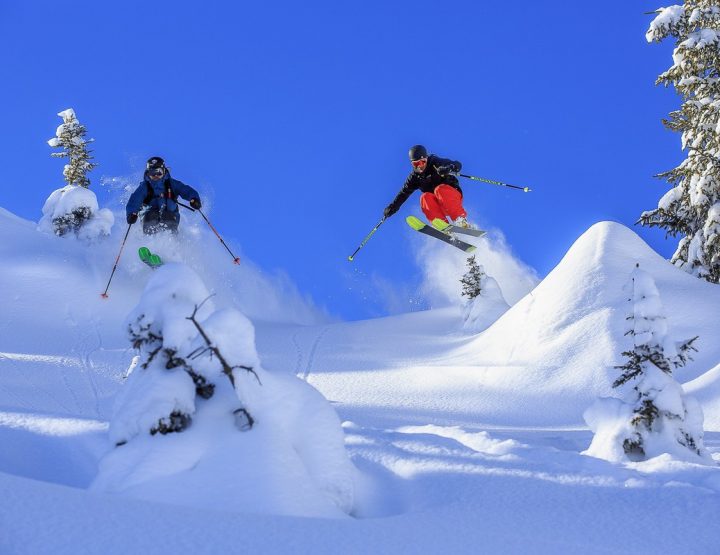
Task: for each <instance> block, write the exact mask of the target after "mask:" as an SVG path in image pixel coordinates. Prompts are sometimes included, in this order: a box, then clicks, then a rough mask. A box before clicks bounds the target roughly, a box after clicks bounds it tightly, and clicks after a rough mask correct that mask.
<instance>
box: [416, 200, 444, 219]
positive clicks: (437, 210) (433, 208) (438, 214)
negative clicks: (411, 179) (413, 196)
mask: <svg viewBox="0 0 720 555" xmlns="http://www.w3.org/2000/svg"><path fill="white" fill-rule="evenodd" d="M420 208H422V211H423V213H424V214H425V217H426V218H427V219H428V221H429V222H432V221H433V220H434V219H435V218H439V219H441V220H445V221H447V219H446V218H447V214H446V213H445V211H444V210H443V209H442V206H440V203H439V202H438V199H437V197H436V196H435V195H433V194H432V193H423V194H422V195H421V196H420Z"/></svg>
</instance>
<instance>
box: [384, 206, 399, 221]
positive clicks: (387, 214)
mask: <svg viewBox="0 0 720 555" xmlns="http://www.w3.org/2000/svg"><path fill="white" fill-rule="evenodd" d="M395 212H397V208H395V207H394V206H393V205H392V204H391V205H389V206H388V207H387V208H385V211H384V212H383V216H385V218H389V217H390V216H392V215H393V214H394V213H395Z"/></svg>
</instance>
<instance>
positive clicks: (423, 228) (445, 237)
mask: <svg viewBox="0 0 720 555" xmlns="http://www.w3.org/2000/svg"><path fill="white" fill-rule="evenodd" d="M405 221H406V222H407V223H408V225H409V226H410V227H411V228H413V229H414V230H415V231H419V232H420V233H424V234H425V235H429V236H430V237H435V238H436V239H440V240H441V241H443V242H445V243H447V244H448V245H452V246H453V247H456V248H458V249H460V250H461V251H465V252H473V251H474V250H475V248H476V247H475V245H471V244H470V243H466V242H465V241H461V240H460V239H457V238H456V237H453V236H452V235H450V234H449V233H445V232H443V231H440V230H439V229H435V228H434V227H433V226H431V225H427V224H426V223H424V222H422V221H420V220H419V219H418V218H416V217H415V216H408V217H407V218H405Z"/></svg>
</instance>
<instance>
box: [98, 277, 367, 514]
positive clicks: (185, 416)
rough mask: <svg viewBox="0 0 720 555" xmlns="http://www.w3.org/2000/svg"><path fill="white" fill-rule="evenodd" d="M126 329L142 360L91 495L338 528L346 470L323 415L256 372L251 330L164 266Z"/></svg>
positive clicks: (327, 411) (280, 380)
mask: <svg viewBox="0 0 720 555" xmlns="http://www.w3.org/2000/svg"><path fill="white" fill-rule="evenodd" d="M126 327H127V329H128V334H129V337H130V339H131V342H132V343H133V345H134V346H135V347H136V348H138V349H139V351H140V355H139V360H138V361H137V364H134V365H133V370H132V372H131V373H130V375H129V377H128V380H127V383H126V384H125V386H124V388H123V389H122V390H121V392H120V394H119V396H118V399H117V403H116V408H115V414H114V416H113V418H112V421H111V423H110V439H111V440H112V442H113V443H114V444H115V447H113V449H112V450H111V451H110V452H109V453H108V454H107V455H106V456H105V457H104V458H103V459H102V460H101V462H100V471H99V473H98V476H97V477H96V479H95V481H94V482H93V484H92V486H91V489H93V490H95V491H99V492H108V493H120V494H123V495H127V496H130V497H134V498H139V499H145V500H153V501H160V502H169V503H174V504H180V505H188V506H193V507H199V508H206V509H223V510H236V511H240V512H255V513H265V514H282V515H295V516H316V517H320V516H322V517H341V516H344V515H345V514H347V513H349V512H350V510H351V509H352V506H353V479H354V468H353V466H352V464H351V463H350V460H349V458H348V456H347V454H346V452H345V447H344V433H343V430H342V428H341V425H340V421H339V419H338V417H337V415H336V414H335V411H334V410H333V408H332V407H331V406H330V404H329V403H328V402H327V401H326V400H325V399H324V398H323V397H322V396H321V395H320V394H319V393H318V392H317V391H316V390H315V389H313V388H312V387H311V386H309V385H308V384H306V383H305V382H303V381H301V380H299V379H297V378H295V377H294V376H288V375H275V374H271V373H269V372H267V371H266V370H265V369H263V368H262V366H261V363H260V359H259V357H258V354H257V351H256V349H255V336H254V327H253V325H252V324H251V323H250V321H249V320H248V319H247V318H246V317H245V316H244V315H243V314H241V313H240V312H239V311H237V310H236V309H233V308H225V309H222V310H215V308H214V306H213V304H212V302H210V295H209V293H208V291H207V289H206V287H205V285H204V284H203V283H202V280H201V279H200V278H199V277H198V276H197V274H196V273H195V272H193V271H192V270H190V269H189V268H188V267H186V266H184V265H181V264H167V265H165V266H163V267H161V268H159V269H158V271H157V272H155V274H154V275H153V277H152V278H151V279H150V281H149V282H148V285H147V287H146V288H145V291H144V293H143V295H142V297H141V299H140V302H139V303H138V305H137V307H136V308H135V309H134V310H133V311H132V312H131V313H130V315H129V316H128V319H127V322H126Z"/></svg>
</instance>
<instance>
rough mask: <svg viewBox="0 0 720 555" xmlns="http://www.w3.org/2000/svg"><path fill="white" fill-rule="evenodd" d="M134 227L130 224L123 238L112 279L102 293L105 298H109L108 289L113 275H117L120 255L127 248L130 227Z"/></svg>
mask: <svg viewBox="0 0 720 555" xmlns="http://www.w3.org/2000/svg"><path fill="white" fill-rule="evenodd" d="M131 227H132V224H128V228H127V231H126V232H125V237H124V238H123V240H122V245H120V252H119V253H118V255H117V258H116V259H115V266H113V269H112V272H111V273H110V279H109V280H108V282H107V285H106V286H105V291H103V292H102V293H100V296H101V297H102V298H103V299H107V298H108V294H107V292H108V289H110V282H111V281H112V278H113V276H114V275H115V270H117V267H118V263H119V262H120V255H121V254H122V251H123V248H125V241H127V238H128V235H130V228H131Z"/></svg>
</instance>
